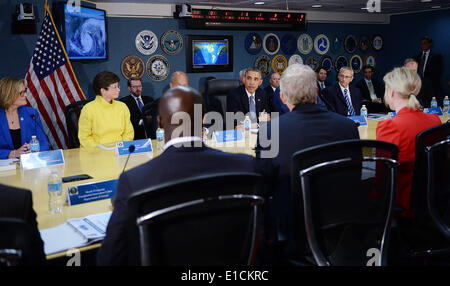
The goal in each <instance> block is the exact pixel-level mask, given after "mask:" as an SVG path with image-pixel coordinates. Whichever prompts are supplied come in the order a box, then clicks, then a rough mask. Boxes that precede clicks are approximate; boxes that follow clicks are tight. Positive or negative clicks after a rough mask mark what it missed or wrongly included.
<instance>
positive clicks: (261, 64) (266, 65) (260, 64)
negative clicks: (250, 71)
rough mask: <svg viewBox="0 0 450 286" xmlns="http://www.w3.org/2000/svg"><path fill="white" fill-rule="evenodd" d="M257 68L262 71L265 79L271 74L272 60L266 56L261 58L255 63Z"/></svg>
mask: <svg viewBox="0 0 450 286" xmlns="http://www.w3.org/2000/svg"><path fill="white" fill-rule="evenodd" d="M255 67H256V68H257V69H259V70H260V71H261V74H262V77H263V78H265V77H267V76H268V75H269V73H270V58H269V57H268V56H266V55H261V56H259V57H258V58H257V59H256V61H255Z"/></svg>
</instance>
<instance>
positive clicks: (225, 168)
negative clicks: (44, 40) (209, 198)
mask: <svg viewBox="0 0 450 286" xmlns="http://www.w3.org/2000/svg"><path fill="white" fill-rule="evenodd" d="M194 104H199V105H202V104H203V103H202V98H201V97H200V95H199V94H198V92H197V91H195V90H194V89H192V88H190V87H181V86H179V87H175V88H172V89H169V90H168V91H167V92H166V93H165V94H164V96H163V97H162V98H161V100H160V104H159V115H160V117H159V120H158V123H159V126H160V127H161V128H163V129H164V137H165V138H164V140H165V142H166V145H165V151H164V152H163V153H162V154H161V155H159V156H158V157H156V158H154V159H152V160H150V161H149V162H147V163H145V164H143V165H141V166H138V167H136V168H134V169H131V170H129V171H127V172H125V173H123V174H122V175H121V176H120V178H119V182H118V185H117V193H116V197H115V201H114V211H113V214H112V216H111V219H110V221H109V224H108V228H107V232H106V237H105V239H104V241H103V243H102V247H101V248H100V250H99V252H98V257H97V258H98V263H99V264H100V265H123V264H128V263H131V264H138V263H139V261H137V257H130V256H129V251H130V247H131V246H130V245H129V241H128V235H129V234H128V233H127V231H126V229H127V228H126V223H127V199H128V198H129V197H130V195H131V194H132V193H133V192H135V191H137V190H141V189H144V188H148V187H151V186H156V185H159V184H163V183H169V182H173V181H176V180H181V179H186V178H191V177H195V176H199V175H207V174H213V173H229V172H256V165H255V160H254V158H252V157H251V156H249V155H244V154H230V153H225V152H222V151H219V150H216V149H211V148H208V147H207V146H206V145H205V144H203V142H202V139H201V136H202V134H201V133H202V126H201V122H198V123H199V126H194V122H195V121H194ZM180 112H184V113H187V114H188V115H189V117H190V118H191V120H190V122H191V124H190V125H183V126H184V128H183V131H182V133H181V134H180V132H179V131H180V130H179V129H180V127H181V125H180V124H174V123H172V117H173V116H177V114H178V113H180ZM197 116H198V115H197ZM177 122H178V121H177ZM176 129H177V130H176ZM175 130H176V132H174V131H175ZM180 145H181V146H180ZM136 243H138V241H136ZM130 261H132V262H130Z"/></svg>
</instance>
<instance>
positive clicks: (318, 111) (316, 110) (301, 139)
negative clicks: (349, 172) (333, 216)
mask: <svg viewBox="0 0 450 286" xmlns="http://www.w3.org/2000/svg"><path fill="white" fill-rule="evenodd" d="M280 97H281V100H282V101H283V103H284V104H286V105H287V106H288V108H289V111H290V112H287V113H285V114H284V115H283V116H280V117H279V124H277V125H278V126H279V140H278V141H279V148H278V150H279V152H278V155H276V157H274V158H273V159H271V161H272V162H271V164H268V165H271V166H272V168H273V169H274V178H273V186H274V190H273V200H272V201H270V202H269V215H268V236H269V237H268V241H271V242H272V243H275V244H278V243H283V242H288V248H285V249H284V250H285V251H288V252H289V253H301V252H302V250H300V249H296V247H295V246H293V248H292V247H291V245H295V244H294V243H292V244H291V243H290V242H292V241H293V237H292V234H293V232H292V231H293V222H292V218H293V216H294V213H293V211H292V207H291V206H292V196H291V159H292V155H293V154H294V153H295V152H297V151H299V150H303V149H306V148H309V147H312V146H317V145H320V144H325V143H330V142H334V141H340V140H346V139H359V133H358V128H357V126H356V124H355V123H354V122H353V121H352V120H350V119H348V118H345V117H344V116H341V115H339V114H337V113H334V112H330V111H328V110H325V109H323V108H321V107H320V106H319V105H318V104H317V76H316V73H315V72H314V71H313V70H312V69H311V68H310V67H309V66H307V65H301V64H294V65H290V66H289V67H288V68H287V69H286V70H285V71H284V72H283V75H282V76H281V80H280ZM267 124H268V126H267V128H265V126H264V125H262V126H261V128H260V131H259V138H258V142H261V141H260V140H263V138H269V140H270V139H271V127H272V126H271V125H274V126H273V127H274V128H275V127H276V125H275V123H274V122H268V123H267ZM274 134H276V133H274ZM271 142H277V140H272V141H271ZM261 145H262V144H261ZM268 148H269V147H268ZM263 149H265V148H262V147H261V146H260V145H259V144H258V146H257V148H256V156H257V157H258V158H260V160H266V159H261V157H262V156H261V155H262V152H261V150H263ZM305 242H306V240H305Z"/></svg>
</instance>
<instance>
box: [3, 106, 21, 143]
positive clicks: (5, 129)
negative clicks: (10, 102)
mask: <svg viewBox="0 0 450 286" xmlns="http://www.w3.org/2000/svg"><path fill="white" fill-rule="evenodd" d="M19 120H20V114H19ZM0 126H1V129H2V130H1V132H2V133H3V138H5V139H6V143H8V146H9V148H11V149H14V146H13V143H12V139H11V134H10V133H9V126H8V119H6V113H5V110H4V109H1V110H0ZM21 129H22V127H21ZM20 132H21V133H22V130H21V131H20ZM21 135H22V134H21Z"/></svg>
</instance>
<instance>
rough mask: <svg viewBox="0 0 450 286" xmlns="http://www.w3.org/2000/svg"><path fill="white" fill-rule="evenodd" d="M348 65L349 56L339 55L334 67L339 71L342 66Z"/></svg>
mask: <svg viewBox="0 0 450 286" xmlns="http://www.w3.org/2000/svg"><path fill="white" fill-rule="evenodd" d="M346 66H348V61H347V58H346V57H345V56H339V57H337V58H336V60H335V61H334V68H335V69H336V71H337V72H339V70H340V69H341V68H342V67H346Z"/></svg>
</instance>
